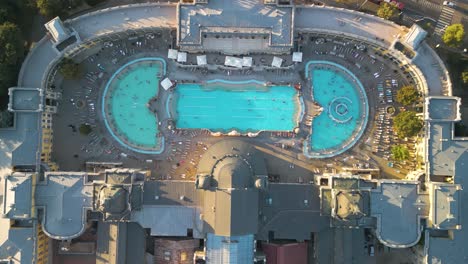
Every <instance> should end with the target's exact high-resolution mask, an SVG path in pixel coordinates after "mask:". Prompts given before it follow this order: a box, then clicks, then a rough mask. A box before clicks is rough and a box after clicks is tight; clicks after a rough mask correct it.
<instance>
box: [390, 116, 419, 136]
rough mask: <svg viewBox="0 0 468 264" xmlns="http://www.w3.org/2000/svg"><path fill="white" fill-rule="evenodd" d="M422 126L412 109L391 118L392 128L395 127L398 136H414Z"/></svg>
mask: <svg viewBox="0 0 468 264" xmlns="http://www.w3.org/2000/svg"><path fill="white" fill-rule="evenodd" d="M422 127H423V122H422V121H421V119H419V117H417V116H416V112H413V111H405V112H401V113H399V114H398V115H396V116H395V119H394V120H393V129H395V132H397V133H398V136H399V137H400V138H405V137H414V136H416V135H417V134H418V133H419V131H420V130H421V128H422Z"/></svg>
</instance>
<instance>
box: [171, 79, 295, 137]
mask: <svg viewBox="0 0 468 264" xmlns="http://www.w3.org/2000/svg"><path fill="white" fill-rule="evenodd" d="M174 99H175V108H174V110H175V111H174V112H175V113H174V117H175V120H176V127H178V128H181V129H209V130H210V131H212V132H222V133H227V132H230V131H232V130H236V131H237V132H239V133H242V134H245V133H248V132H252V133H255V132H259V131H265V130H268V131H291V130H293V129H294V128H295V127H296V126H297V116H298V112H299V108H300V107H299V102H298V96H297V91H296V90H295V89H294V88H293V87H291V86H281V85H277V86H267V85H265V84H264V83H262V82H257V81H243V82H228V81H223V80H213V81H210V82H207V83H205V84H179V85H177V88H176V91H175V96H174Z"/></svg>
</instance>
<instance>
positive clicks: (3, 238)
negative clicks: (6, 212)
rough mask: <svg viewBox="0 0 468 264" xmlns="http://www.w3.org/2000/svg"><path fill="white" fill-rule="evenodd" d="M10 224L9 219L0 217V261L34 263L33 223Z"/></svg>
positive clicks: (34, 234)
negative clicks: (22, 225)
mask: <svg viewBox="0 0 468 264" xmlns="http://www.w3.org/2000/svg"><path fill="white" fill-rule="evenodd" d="M10 226H11V224H10V219H7V218H1V217H0V262H2V263H3V261H6V263H14V264H19V263H21V264H30V263H34V259H35V247H36V246H35V242H36V239H35V237H36V228H37V227H36V226H35V225H34V224H32V225H31V227H10ZM9 261H12V262H9Z"/></svg>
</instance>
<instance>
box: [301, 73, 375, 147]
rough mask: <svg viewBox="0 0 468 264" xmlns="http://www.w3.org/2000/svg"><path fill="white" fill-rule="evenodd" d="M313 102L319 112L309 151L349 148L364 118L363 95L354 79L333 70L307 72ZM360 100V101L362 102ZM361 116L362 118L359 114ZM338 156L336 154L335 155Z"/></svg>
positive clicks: (313, 127) (314, 124)
mask: <svg viewBox="0 0 468 264" xmlns="http://www.w3.org/2000/svg"><path fill="white" fill-rule="evenodd" d="M311 78H312V87H313V88H312V92H313V98H314V101H315V102H317V103H318V104H319V105H320V106H321V107H322V108H323V112H322V113H321V114H320V115H319V116H317V117H315V118H314V119H313V122H312V134H311V139H310V147H311V150H312V152H327V151H332V150H338V151H340V150H344V149H345V148H346V147H347V146H348V147H350V145H352V144H353V141H356V140H357V138H358V137H359V136H360V135H359V136H358V135H357V134H356V133H357V132H358V130H360V129H361V127H362V126H363V124H365V122H364V123H363V120H364V119H365V118H366V115H367V113H366V111H365V104H366V102H365V95H363V94H362V93H365V92H364V91H363V90H362V91H361V90H359V89H360V88H361V87H362V86H360V83H359V84H358V83H357V82H358V81H357V79H356V83H354V82H353V81H352V80H351V79H350V76H345V73H344V72H342V71H341V69H338V68H336V67H328V66H314V67H313V68H312V69H311ZM363 100H364V101H363ZM363 113H365V114H363ZM337 154H339V153H337Z"/></svg>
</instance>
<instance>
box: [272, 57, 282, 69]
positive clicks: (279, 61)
mask: <svg viewBox="0 0 468 264" xmlns="http://www.w3.org/2000/svg"><path fill="white" fill-rule="evenodd" d="M282 63H283V59H282V58H280V57H276V56H275V57H273V61H271V67H275V68H281V64H282Z"/></svg>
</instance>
